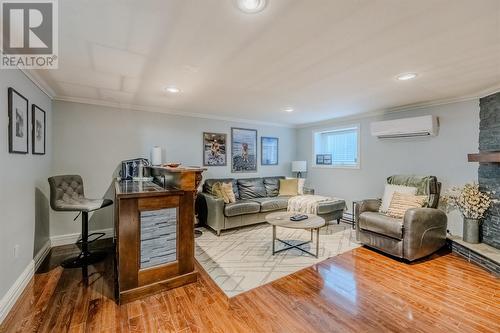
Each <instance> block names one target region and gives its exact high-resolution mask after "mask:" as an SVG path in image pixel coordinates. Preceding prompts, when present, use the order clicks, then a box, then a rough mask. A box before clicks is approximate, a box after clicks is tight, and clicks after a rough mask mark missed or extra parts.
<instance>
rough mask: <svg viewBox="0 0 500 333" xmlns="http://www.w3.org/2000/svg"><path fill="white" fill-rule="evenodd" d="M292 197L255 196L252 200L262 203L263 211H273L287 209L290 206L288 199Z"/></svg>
mask: <svg viewBox="0 0 500 333" xmlns="http://www.w3.org/2000/svg"><path fill="white" fill-rule="evenodd" d="M289 198H290V197H281V196H280V197H268V198H255V199H251V200H252V201H255V202H258V203H259V204H260V211H261V212H272V211H274V210H280V209H286V208H287V207H288V199H289Z"/></svg>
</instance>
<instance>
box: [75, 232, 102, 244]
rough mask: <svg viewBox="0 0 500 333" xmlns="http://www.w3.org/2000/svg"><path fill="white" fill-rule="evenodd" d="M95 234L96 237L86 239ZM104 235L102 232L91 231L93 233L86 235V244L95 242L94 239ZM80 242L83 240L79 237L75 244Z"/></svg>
mask: <svg viewBox="0 0 500 333" xmlns="http://www.w3.org/2000/svg"><path fill="white" fill-rule="evenodd" d="M96 235H98V236H97V237H96V238H94V239H92V240H89V239H88V238H90V237H93V236H96ZM105 235H106V234H105V233H104V232H93V233H91V234H89V235H88V238H87V244H90V243H93V242H95V241H96V240H99V239H101V238H102V237H104V236H105ZM81 243H83V240H82V239H81V238H80V239H79V240H78V241H77V242H76V244H81Z"/></svg>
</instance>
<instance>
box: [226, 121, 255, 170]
mask: <svg viewBox="0 0 500 333" xmlns="http://www.w3.org/2000/svg"><path fill="white" fill-rule="evenodd" d="M231 171H232V172H255V171H257V130H254V129H245V128H236V127H232V128H231Z"/></svg>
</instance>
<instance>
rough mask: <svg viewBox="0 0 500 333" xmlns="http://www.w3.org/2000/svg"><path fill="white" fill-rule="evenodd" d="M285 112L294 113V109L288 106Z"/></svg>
mask: <svg viewBox="0 0 500 333" xmlns="http://www.w3.org/2000/svg"><path fill="white" fill-rule="evenodd" d="M283 111H285V112H293V108H292V107H290V106H288V107H286V108H284V109H283Z"/></svg>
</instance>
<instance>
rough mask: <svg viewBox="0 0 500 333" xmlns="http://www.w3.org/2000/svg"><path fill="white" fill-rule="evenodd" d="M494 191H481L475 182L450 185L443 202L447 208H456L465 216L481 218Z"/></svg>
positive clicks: (488, 206) (488, 205) (490, 202)
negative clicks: (460, 185) (456, 185)
mask: <svg viewBox="0 0 500 333" xmlns="http://www.w3.org/2000/svg"><path fill="white" fill-rule="evenodd" d="M493 194H495V192H482V191H480V190H479V185H478V184H476V183H469V184H465V185H464V186H463V187H452V188H450V189H449V190H448V191H447V192H446V193H445V195H444V196H443V203H444V204H445V205H446V208H447V210H448V209H449V208H455V209H458V210H459V211H460V212H461V213H462V215H463V216H464V217H465V218H468V219H476V220H480V219H483V218H484V216H485V213H486V211H487V210H488V209H489V208H490V206H491V204H492V203H493V202H497V200H493V199H492V195H493Z"/></svg>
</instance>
